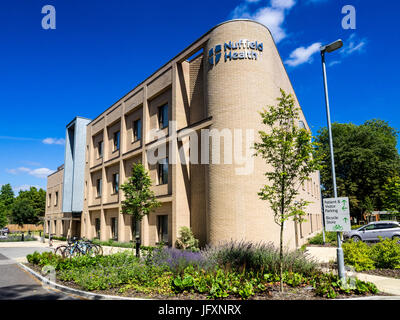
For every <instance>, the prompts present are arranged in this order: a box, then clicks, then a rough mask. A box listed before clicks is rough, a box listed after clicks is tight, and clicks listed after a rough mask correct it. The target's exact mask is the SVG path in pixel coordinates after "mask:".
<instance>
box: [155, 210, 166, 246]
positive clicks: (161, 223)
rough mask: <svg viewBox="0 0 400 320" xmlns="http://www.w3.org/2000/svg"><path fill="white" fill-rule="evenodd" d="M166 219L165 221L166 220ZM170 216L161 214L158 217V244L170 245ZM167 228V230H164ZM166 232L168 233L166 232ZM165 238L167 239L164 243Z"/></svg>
mask: <svg viewBox="0 0 400 320" xmlns="http://www.w3.org/2000/svg"><path fill="white" fill-rule="evenodd" d="M164 219H165V220H164ZM168 222H169V221H168V214H159V215H157V237H158V243H161V242H163V243H166V244H168V237H169V234H168ZM164 227H166V230H164ZM165 231H166V232H165ZM164 236H165V237H166V241H164Z"/></svg>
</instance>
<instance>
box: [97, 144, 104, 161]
mask: <svg viewBox="0 0 400 320" xmlns="http://www.w3.org/2000/svg"><path fill="white" fill-rule="evenodd" d="M97 149H98V151H99V158H101V157H102V156H103V141H99V143H98V144H97Z"/></svg>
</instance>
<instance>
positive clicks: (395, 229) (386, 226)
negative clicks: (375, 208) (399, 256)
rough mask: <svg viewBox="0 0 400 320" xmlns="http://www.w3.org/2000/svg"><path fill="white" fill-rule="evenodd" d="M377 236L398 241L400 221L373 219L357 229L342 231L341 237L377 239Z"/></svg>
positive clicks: (358, 239) (360, 239)
mask: <svg viewBox="0 0 400 320" xmlns="http://www.w3.org/2000/svg"><path fill="white" fill-rule="evenodd" d="M379 237H382V238H389V239H398V240H399V241H400V223H399V222H397V221H374V222H370V223H368V224H366V225H364V226H362V227H359V228H357V229H354V230H351V231H348V232H343V239H344V240H348V239H353V241H355V242H357V241H379V240H380V239H379Z"/></svg>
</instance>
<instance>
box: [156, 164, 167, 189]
mask: <svg viewBox="0 0 400 320" xmlns="http://www.w3.org/2000/svg"><path fill="white" fill-rule="evenodd" d="M167 183H168V158H165V159H163V160H161V161H160V162H159V163H158V184H167Z"/></svg>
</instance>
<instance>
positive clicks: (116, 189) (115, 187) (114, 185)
mask: <svg viewBox="0 0 400 320" xmlns="http://www.w3.org/2000/svg"><path fill="white" fill-rule="evenodd" d="M116 178H117V179H116ZM112 192H113V193H112V194H118V192H119V172H116V173H113V175H112Z"/></svg>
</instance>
